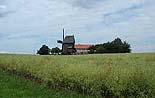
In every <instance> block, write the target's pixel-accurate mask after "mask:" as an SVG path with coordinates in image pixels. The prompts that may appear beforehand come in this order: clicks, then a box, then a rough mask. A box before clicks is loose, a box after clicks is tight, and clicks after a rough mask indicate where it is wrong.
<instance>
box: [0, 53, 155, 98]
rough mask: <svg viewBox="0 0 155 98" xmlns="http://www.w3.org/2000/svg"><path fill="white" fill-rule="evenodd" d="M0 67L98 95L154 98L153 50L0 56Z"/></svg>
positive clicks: (105, 96) (53, 84) (154, 68)
mask: <svg viewBox="0 0 155 98" xmlns="http://www.w3.org/2000/svg"><path fill="white" fill-rule="evenodd" d="M0 66H1V67H3V68H7V69H14V70H17V71H20V72H23V73H31V74H32V75H34V76H37V77H39V78H41V79H43V80H44V81H43V83H45V84H46V85H47V86H48V87H51V88H56V89H57V88H59V89H61V88H63V89H69V90H73V91H77V92H80V93H82V94H89V95H93V96H95V97H98V98H154V97H155V75H154V74H155V53H142V54H94V55H76V56H75V55H69V56H60V55H58V56H37V55H32V56H31V55H9V54H1V55H0Z"/></svg>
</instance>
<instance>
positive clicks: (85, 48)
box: [75, 44, 92, 54]
mask: <svg viewBox="0 0 155 98" xmlns="http://www.w3.org/2000/svg"><path fill="white" fill-rule="evenodd" d="M91 46H92V45H90V44H76V45H75V49H76V54H87V53H88V52H89V48H90V47H91Z"/></svg>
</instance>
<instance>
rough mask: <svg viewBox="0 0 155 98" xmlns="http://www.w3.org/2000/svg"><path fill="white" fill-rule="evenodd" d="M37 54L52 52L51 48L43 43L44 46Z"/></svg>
mask: <svg viewBox="0 0 155 98" xmlns="http://www.w3.org/2000/svg"><path fill="white" fill-rule="evenodd" d="M37 54H40V55H49V54H50V48H48V46H46V45H42V47H41V48H40V49H39V50H38V51H37Z"/></svg>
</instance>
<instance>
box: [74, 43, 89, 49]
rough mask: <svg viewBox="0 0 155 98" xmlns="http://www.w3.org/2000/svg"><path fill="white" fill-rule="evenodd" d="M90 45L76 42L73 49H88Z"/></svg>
mask: <svg viewBox="0 0 155 98" xmlns="http://www.w3.org/2000/svg"><path fill="white" fill-rule="evenodd" d="M91 46H92V45H89V44H76V45H75V46H74V47H75V49H88V48H90V47H91Z"/></svg>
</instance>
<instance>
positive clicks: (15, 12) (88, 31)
mask: <svg viewBox="0 0 155 98" xmlns="http://www.w3.org/2000/svg"><path fill="white" fill-rule="evenodd" d="M154 12H155V0H0V53H22V54H23V53H28V54H31V53H33V54H34V53H36V51H37V49H39V48H40V47H41V46H42V45H43V44H45V45H48V46H49V47H50V48H52V47H57V46H60V45H59V44H57V40H58V39H62V29H63V28H65V29H66V35H74V36H75V38H76V43H86V44H96V43H105V42H108V41H112V40H114V39H115V38H117V37H119V38H121V39H122V40H123V41H124V40H126V41H127V42H128V43H129V44H131V49H132V52H155V13H154Z"/></svg>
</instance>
